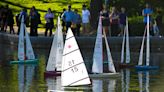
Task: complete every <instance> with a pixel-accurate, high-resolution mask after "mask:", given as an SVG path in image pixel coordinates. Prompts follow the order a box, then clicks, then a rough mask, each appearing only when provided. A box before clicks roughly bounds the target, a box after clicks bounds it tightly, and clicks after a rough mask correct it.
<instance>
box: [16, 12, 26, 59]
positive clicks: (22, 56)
mask: <svg viewBox="0 0 164 92" xmlns="http://www.w3.org/2000/svg"><path fill="white" fill-rule="evenodd" d="M24 30H25V26H24V16H23V15H22V19H21V26H20V32H19V42H18V59H19V60H24V59H25V51H24Z"/></svg>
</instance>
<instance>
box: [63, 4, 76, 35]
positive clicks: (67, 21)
mask: <svg viewBox="0 0 164 92" xmlns="http://www.w3.org/2000/svg"><path fill="white" fill-rule="evenodd" d="M73 16H74V13H73V12H72V10H71V5H68V10H67V11H65V12H64V13H63V15H62V20H64V21H65V24H66V33H67V30H68V28H70V27H71V25H72V22H73Z"/></svg>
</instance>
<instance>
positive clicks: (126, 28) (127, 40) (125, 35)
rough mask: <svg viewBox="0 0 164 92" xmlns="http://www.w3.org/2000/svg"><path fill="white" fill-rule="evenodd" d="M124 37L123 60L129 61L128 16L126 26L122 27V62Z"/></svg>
mask: <svg viewBox="0 0 164 92" xmlns="http://www.w3.org/2000/svg"><path fill="white" fill-rule="evenodd" d="M125 39H126V60H125V62H126V63H130V48H129V30H128V18H126V26H125V28H124V35H123V41H122V50H121V63H123V62H124V48H125Z"/></svg>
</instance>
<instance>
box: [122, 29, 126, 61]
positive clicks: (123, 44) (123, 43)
mask: <svg viewBox="0 0 164 92" xmlns="http://www.w3.org/2000/svg"><path fill="white" fill-rule="evenodd" d="M125 31H126V28H125V29H124V35H123V41H122V49H121V63H124V48H125V33H126V32H125Z"/></svg>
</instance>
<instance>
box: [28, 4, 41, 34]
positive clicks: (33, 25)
mask: <svg viewBox="0 0 164 92" xmlns="http://www.w3.org/2000/svg"><path fill="white" fill-rule="evenodd" d="M38 24H39V14H38V12H37V10H36V9H35V7H34V6H33V7H32V8H31V10H30V36H38V31H37V28H38Z"/></svg>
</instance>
